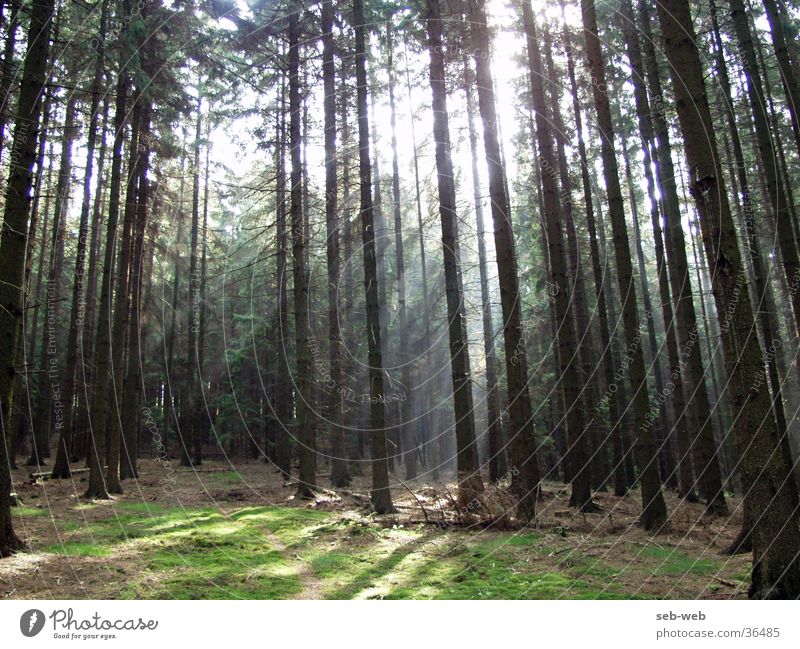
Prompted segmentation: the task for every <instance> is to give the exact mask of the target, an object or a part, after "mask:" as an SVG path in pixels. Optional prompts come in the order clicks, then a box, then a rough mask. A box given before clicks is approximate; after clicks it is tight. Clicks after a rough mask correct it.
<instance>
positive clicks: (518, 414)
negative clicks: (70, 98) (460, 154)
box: [468, 0, 539, 520]
mask: <svg viewBox="0 0 800 649" xmlns="http://www.w3.org/2000/svg"><path fill="white" fill-rule="evenodd" d="M468 8H469V22H470V36H471V41H472V42H471V46H472V49H473V51H474V58H475V76H476V83H477V87H478V107H479V110H480V114H481V120H482V122H483V146H484V150H485V152H486V161H487V164H488V167H489V194H490V196H491V201H492V203H491V204H492V220H493V221H494V237H495V249H496V250H497V270H498V277H499V281H500V301H501V304H502V310H503V323H504V325H503V338H504V342H505V349H506V374H507V381H508V400H509V413H510V420H511V421H510V424H511V430H510V439H511V448H512V453H513V456H514V457H513V462H512V464H513V467H512V468H513V469H514V470H515V474H514V477H513V480H512V488H513V490H514V492H515V494H516V496H517V511H518V514H519V516H520V517H521V518H523V519H528V520H530V519H532V518H533V517H534V516H535V514H536V499H537V496H538V492H539V466H538V461H537V455H536V437H535V434H534V426H533V409H532V407H531V400H530V395H529V393H528V361H527V352H526V349H525V338H524V333H523V331H522V316H521V311H520V296H519V276H518V271H517V255H516V250H515V246H514V232H513V229H512V226H511V212H510V203H509V197H508V194H507V193H506V188H505V183H504V180H503V176H504V174H503V165H502V162H501V157H500V144H499V141H498V134H497V120H498V117H497V111H496V107H495V97H494V90H493V88H494V83H493V79H492V70H491V66H490V60H489V55H490V44H489V31H488V27H487V24H486V8H485V3H484V0H469V3H468Z"/></svg>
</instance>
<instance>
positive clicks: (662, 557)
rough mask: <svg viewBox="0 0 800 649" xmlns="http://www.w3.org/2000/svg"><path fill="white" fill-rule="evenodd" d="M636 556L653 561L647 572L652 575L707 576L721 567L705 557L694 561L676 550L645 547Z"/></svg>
mask: <svg viewBox="0 0 800 649" xmlns="http://www.w3.org/2000/svg"><path fill="white" fill-rule="evenodd" d="M638 554H639V556H640V557H642V558H648V559H655V561H651V562H649V564H650V565H649V566H648V572H649V573H650V574H653V575H685V574H688V573H691V574H695V575H708V574H713V573H715V572H717V571H718V570H719V569H720V568H721V567H722V563H721V562H720V561H717V560H714V559H708V558H706V557H700V558H697V559H695V558H694V557H691V556H689V555H688V554H686V553H684V552H681V551H679V550H677V549H676V548H655V547H646V548H644V549H642V550H641V551H639V553H638Z"/></svg>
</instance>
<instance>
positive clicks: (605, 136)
mask: <svg viewBox="0 0 800 649" xmlns="http://www.w3.org/2000/svg"><path fill="white" fill-rule="evenodd" d="M581 13H582V16H583V29H584V36H585V38H586V55H587V61H588V66H589V70H590V74H591V79H592V95H593V98H594V105H595V110H596V111H597V122H598V129H599V131H600V140H601V156H602V160H603V172H604V176H605V185H606V194H607V197H608V212H609V218H610V219H611V229H612V232H613V239H614V257H615V259H616V262H617V281H618V283H619V291H620V296H621V299H622V319H623V327H624V334H625V343H626V346H627V349H626V354H627V355H629V356H630V373H629V375H630V380H631V387H632V390H633V396H632V403H631V415H632V419H633V428H634V430H635V431H636V437H637V441H636V451H637V460H638V464H639V471H640V475H639V481H640V483H641V486H642V515H641V517H640V523H641V525H642V526H643V527H644V528H645V529H646V530H651V531H657V530H659V529H661V528H662V527H663V525H664V524H665V523H666V520H667V507H666V504H665V503H664V496H663V494H662V493H661V484H660V481H659V475H658V465H657V455H656V449H655V442H654V439H653V431H652V430H651V429H650V427H649V426H647V424H646V419H645V418H646V416H647V411H648V406H649V404H648V401H649V400H648V394H647V381H646V377H645V371H644V359H643V357H642V348H641V345H640V334H639V316H638V313H637V307H636V285H635V283H634V275H633V267H632V265H631V256H630V243H629V240H628V230H627V225H626V223H625V211H624V207H623V202H622V190H621V188H620V183H619V172H618V169H617V160H616V156H615V153H614V129H613V127H612V121H611V107H610V104H609V97H608V94H607V88H608V86H607V84H606V73H605V67H604V66H605V63H604V59H603V53H602V49H601V47H600V37H599V33H598V29H597V14H596V11H595V6H594V0H581Z"/></svg>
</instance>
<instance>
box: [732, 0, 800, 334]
mask: <svg viewBox="0 0 800 649" xmlns="http://www.w3.org/2000/svg"><path fill="white" fill-rule="evenodd" d="M770 4H774V2H773V0H766V1H765V3H764V6H765V7H767V11H768V12H769V5H770ZM730 8H731V20H732V21H733V27H734V31H735V32H736V39H737V42H738V46H739V53H740V56H741V59H742V65H743V68H744V77H745V84H746V87H747V96H748V98H749V99H750V108H751V111H752V115H753V125H754V127H755V131H756V143H757V145H758V152H759V154H760V159H761V169H762V171H763V173H764V179H765V181H766V188H767V195H768V197H769V202H770V205H771V206H772V211H773V213H774V214H775V220H776V221H777V225H778V227H777V232H776V238H777V240H778V245H779V246H780V250H781V257H782V258H783V268H784V271H785V273H786V279H787V280H788V282H789V284H790V285H792V286H794V287H795V288H796V287H797V286H798V284H800V256H798V250H797V241H796V240H795V234H794V228H793V227H792V219H791V212H790V210H789V206H788V201H787V197H786V191H785V189H784V186H783V178H782V176H781V173H780V170H779V169H778V165H777V156H776V155H775V146H773V140H772V137H773V136H772V134H771V133H770V128H769V118H768V116H767V109H766V101H765V98H764V90H763V84H762V83H761V75H760V74H759V71H758V60H757V59H756V53H755V49H754V47H753V37H752V34H751V33H750V25H749V24H748V20H747V10H746V9H745V6H744V2H743V1H742V0H730ZM768 15H769V13H768ZM779 33H780V30H779ZM773 36H774V32H773ZM776 54H777V51H776ZM778 63H779V65H780V59H779V61H778ZM782 71H783V68H782ZM792 80H793V77H792ZM784 81H785V82H789V83H787V86H786V87H787V88H789V86H790V80H788V79H786V78H784ZM789 97H790V101H791V100H800V94H797V95H789ZM791 114H792V118H793V119H794V118H795V117H796V114H795V113H794V111H791ZM790 296H791V302H792V310H793V312H794V318H795V324H796V331H795V332H794V333H797V332H800V290H795V291H794V292H792V293H790Z"/></svg>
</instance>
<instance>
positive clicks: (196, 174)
mask: <svg viewBox="0 0 800 649" xmlns="http://www.w3.org/2000/svg"><path fill="white" fill-rule="evenodd" d="M202 102H203V99H202V94H199V96H198V98H197V119H196V123H195V132H194V147H193V149H194V155H193V163H192V227H191V235H190V236H191V240H190V241H191V243H190V244H189V245H190V247H189V309H188V313H187V316H188V322H187V323H186V331H187V335H188V339H187V344H186V414H185V416H184V418H183V422H184V431H183V434H184V443H185V444H186V446H187V449H190V450H189V453H190V454H191V459H192V465H193V466H196V465H199V464H201V462H202V453H203V444H202V438H201V437H200V435H199V431H198V426H197V424H198V420H199V417H198V416H197V409H198V407H199V403H198V399H197V392H198V389H199V386H200V382H199V381H198V376H197V373H198V369H199V368H198V353H197V333H198V330H199V328H200V278H199V270H200V268H199V264H198V254H197V253H198V249H197V247H198V245H199V240H200V138H201V136H202V132H203V118H202V114H201V108H202Z"/></svg>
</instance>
